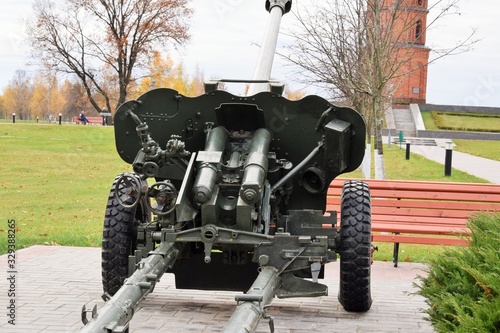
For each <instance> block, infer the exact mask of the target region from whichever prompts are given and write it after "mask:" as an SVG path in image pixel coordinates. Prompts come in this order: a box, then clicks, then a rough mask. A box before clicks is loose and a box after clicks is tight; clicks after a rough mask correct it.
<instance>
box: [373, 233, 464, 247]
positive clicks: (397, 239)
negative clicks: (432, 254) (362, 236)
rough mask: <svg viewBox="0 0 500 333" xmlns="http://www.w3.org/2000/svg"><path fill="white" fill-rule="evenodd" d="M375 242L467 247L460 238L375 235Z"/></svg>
mask: <svg viewBox="0 0 500 333" xmlns="http://www.w3.org/2000/svg"><path fill="white" fill-rule="evenodd" d="M373 241H375V242H385V243H406V244H425V245H460V246H467V241H466V240H465V239H462V238H458V237H455V238H442V237H425V236H412V235H382V234H373Z"/></svg>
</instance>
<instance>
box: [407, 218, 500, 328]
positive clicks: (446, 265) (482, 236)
mask: <svg viewBox="0 0 500 333" xmlns="http://www.w3.org/2000/svg"><path fill="white" fill-rule="evenodd" d="M469 228H470V229H471V231H472V235H471V236H470V239H469V246H468V247H463V248H448V249H446V250H445V253H441V254H440V255H439V256H436V257H433V258H431V259H430V262H429V266H428V267H429V268H428V271H427V273H428V274H427V275H426V276H420V277H419V279H420V281H419V282H418V283H417V284H416V285H417V288H418V289H419V291H418V294H420V295H422V296H424V297H425V298H426V299H427V300H426V301H427V304H428V305H429V308H428V310H425V312H426V313H427V314H428V315H429V318H428V319H429V320H430V321H431V323H432V324H433V326H434V328H435V329H436V330H437V331H438V332H460V333H471V332H476V333H483V332H484V333H491V332H500V213H495V214H486V213H482V214H479V215H476V216H475V217H473V218H472V219H471V220H470V221H469Z"/></svg>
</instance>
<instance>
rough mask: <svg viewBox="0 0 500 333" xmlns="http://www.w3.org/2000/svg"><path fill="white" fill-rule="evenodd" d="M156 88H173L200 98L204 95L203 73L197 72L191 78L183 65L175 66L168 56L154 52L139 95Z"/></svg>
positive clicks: (140, 86)
mask: <svg viewBox="0 0 500 333" xmlns="http://www.w3.org/2000/svg"><path fill="white" fill-rule="evenodd" d="M154 88H171V89H175V90H177V91H178V92H179V93H181V94H183V95H186V96H198V95H201V94H203V73H202V72H200V71H199V70H197V71H196V72H195V74H194V75H193V76H192V77H191V76H190V75H188V74H187V73H186V72H185V70H184V66H183V64H182V63H180V64H175V63H174V61H173V60H172V58H170V57H169V56H168V55H167V56H163V55H162V54H161V53H160V52H159V51H153V56H152V57H151V59H150V60H149V64H148V74H147V75H146V77H144V78H143V79H142V80H141V82H140V84H139V87H138V89H137V93H138V95H142V94H144V93H145V92H147V91H149V90H151V89H154Z"/></svg>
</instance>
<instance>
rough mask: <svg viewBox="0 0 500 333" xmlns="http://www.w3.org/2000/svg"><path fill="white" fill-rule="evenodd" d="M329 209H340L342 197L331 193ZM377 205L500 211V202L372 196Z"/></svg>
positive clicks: (328, 201) (374, 205)
mask: <svg viewBox="0 0 500 333" xmlns="http://www.w3.org/2000/svg"><path fill="white" fill-rule="evenodd" d="M326 204H327V210H338V207H340V197H339V196H337V197H334V196H332V195H329V196H328V197H327V199H326ZM375 207H388V208H391V207H392V208H397V207H405V208H421V209H428V210H452V211H457V210H459V211H469V214H470V213H471V212H478V211H495V210H498V211H500V202H497V203H472V202H461V203H460V205H458V204H457V203H456V202H450V201H429V200H395V199H382V198H375V197H372V208H375Z"/></svg>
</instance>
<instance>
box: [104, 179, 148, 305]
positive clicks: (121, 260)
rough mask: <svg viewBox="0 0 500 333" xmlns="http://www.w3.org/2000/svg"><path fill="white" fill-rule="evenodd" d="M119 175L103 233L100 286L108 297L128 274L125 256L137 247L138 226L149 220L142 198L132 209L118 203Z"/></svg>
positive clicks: (111, 197)
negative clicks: (116, 193)
mask: <svg viewBox="0 0 500 333" xmlns="http://www.w3.org/2000/svg"><path fill="white" fill-rule="evenodd" d="M120 176H121V175H118V176H117V177H116V178H115V181H114V182H113V185H112V186H111V191H110V193H109V197H108V203H107V206H106V215H105V217H104V228H103V233H102V262H101V265H102V285H103V290H104V292H107V293H108V294H110V295H111V296H113V295H114V294H115V293H116V292H117V291H118V289H120V287H121V286H122V285H123V281H124V280H125V279H126V278H127V277H128V256H129V255H131V254H134V251H135V250H136V249H137V243H136V240H137V225H138V224H139V223H140V222H142V223H144V222H149V220H150V217H149V214H148V209H147V205H146V201H145V199H144V198H141V200H140V201H139V203H138V204H137V205H136V206H135V207H132V208H124V207H123V206H122V205H121V204H120V203H119V202H118V200H117V199H116V197H115V191H116V184H117V182H118V179H119V178H120ZM118 190H119V191H120V194H122V192H123V193H124V191H125V184H124V182H121V185H120V188H119V189H118ZM129 200H130V201H132V200H133V199H132V198H129Z"/></svg>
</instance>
